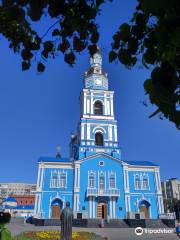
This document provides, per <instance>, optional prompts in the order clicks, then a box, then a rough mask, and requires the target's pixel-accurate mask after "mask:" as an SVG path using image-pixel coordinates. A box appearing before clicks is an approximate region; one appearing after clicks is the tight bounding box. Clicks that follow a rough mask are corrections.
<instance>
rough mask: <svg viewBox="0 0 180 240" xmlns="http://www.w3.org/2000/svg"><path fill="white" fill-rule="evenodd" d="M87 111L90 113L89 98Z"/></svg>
mask: <svg viewBox="0 0 180 240" xmlns="http://www.w3.org/2000/svg"><path fill="white" fill-rule="evenodd" d="M87 113H88V114H90V101H89V99H87Z"/></svg>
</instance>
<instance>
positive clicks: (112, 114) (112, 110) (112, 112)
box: [110, 96, 114, 116]
mask: <svg viewBox="0 0 180 240" xmlns="http://www.w3.org/2000/svg"><path fill="white" fill-rule="evenodd" d="M110 99H111V116H114V109H113V97H112V96H111V98H110Z"/></svg>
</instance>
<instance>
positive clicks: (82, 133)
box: [81, 124, 84, 140]
mask: <svg viewBox="0 0 180 240" xmlns="http://www.w3.org/2000/svg"><path fill="white" fill-rule="evenodd" d="M83 139H84V124H81V140H83Z"/></svg>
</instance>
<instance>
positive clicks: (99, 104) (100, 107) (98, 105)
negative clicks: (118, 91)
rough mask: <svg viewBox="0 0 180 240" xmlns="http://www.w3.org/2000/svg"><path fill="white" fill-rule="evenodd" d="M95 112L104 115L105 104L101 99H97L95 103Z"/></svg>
mask: <svg viewBox="0 0 180 240" xmlns="http://www.w3.org/2000/svg"><path fill="white" fill-rule="evenodd" d="M94 114H95V115H103V105H102V102H101V101H96V102H95V103H94Z"/></svg>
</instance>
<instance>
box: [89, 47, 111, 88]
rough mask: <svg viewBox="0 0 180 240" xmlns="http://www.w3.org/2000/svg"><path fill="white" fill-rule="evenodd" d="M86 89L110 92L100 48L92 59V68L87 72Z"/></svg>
mask: <svg viewBox="0 0 180 240" xmlns="http://www.w3.org/2000/svg"><path fill="white" fill-rule="evenodd" d="M85 88H90V89H99V90H100V89H101V90H108V79H107V74H106V73H105V72H104V71H103V69H102V56H101V52H100V50H99V48H98V50H97V52H96V53H95V54H93V55H92V56H91V57H90V68H89V70H88V71H87V72H85Z"/></svg>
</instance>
